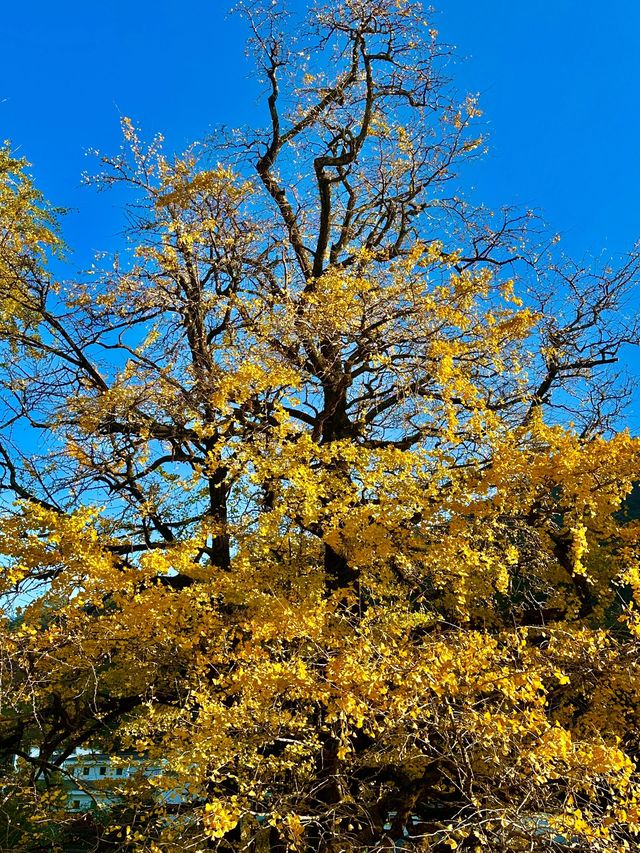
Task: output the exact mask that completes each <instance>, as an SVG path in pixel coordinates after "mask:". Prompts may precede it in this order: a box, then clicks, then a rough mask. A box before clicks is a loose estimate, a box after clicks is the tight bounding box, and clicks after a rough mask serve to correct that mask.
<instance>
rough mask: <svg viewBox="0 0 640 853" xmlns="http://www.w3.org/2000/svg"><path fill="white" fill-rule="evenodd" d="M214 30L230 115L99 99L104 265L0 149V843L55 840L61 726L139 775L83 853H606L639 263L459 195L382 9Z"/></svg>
mask: <svg viewBox="0 0 640 853" xmlns="http://www.w3.org/2000/svg"><path fill="white" fill-rule="evenodd" d="M245 15H246V18H247V21H248V24H249V27H250V30H251V33H252V41H251V44H252V48H253V50H254V54H255V57H256V63H257V67H258V68H259V70H260V73H261V75H262V77H263V80H264V81H265V82H266V85H267V87H268V91H267V96H266V97H267V104H266V106H267V127H266V129H265V130H264V131H262V132H259V133H257V134H255V135H252V133H251V132H249V131H243V132H242V134H239V135H235V136H230V137H228V138H226V137H224V135H223V134H221V135H220V138H219V139H217V140H216V141H215V143H214V142H212V141H209V142H207V143H206V144H203V145H200V146H194V147H193V148H192V149H190V150H189V151H188V152H186V154H184V155H183V156H180V157H173V156H168V155H166V154H165V153H163V150H162V140H161V138H156V139H155V140H153V141H152V142H151V143H150V144H145V143H144V142H143V141H142V139H141V137H140V134H139V131H138V130H137V129H136V128H135V126H134V124H133V123H132V122H130V121H129V120H125V121H124V123H123V133H124V143H123V148H122V151H121V152H120V153H119V154H118V155H116V156H115V157H109V156H104V157H102V158H101V161H102V167H101V168H102V171H101V174H100V175H99V177H98V178H97V179H96V180H97V181H98V182H99V183H100V185H102V186H109V185H112V184H123V185H125V186H126V188H127V191H128V193H129V195H130V197H131V198H132V199H133V200H132V203H131V206H130V208H129V214H130V224H131V228H130V244H129V246H130V249H126V248H125V249H121V250H120V253H119V255H118V256H116V257H114V260H113V264H112V265H111V266H110V268H109V269H108V270H104V271H103V270H101V269H100V268H99V267H98V266H96V267H95V268H93V269H92V270H91V271H90V272H89V273H87V274H86V275H84V276H81V277H76V278H74V279H73V280H72V281H66V280H58V278H57V276H54V274H53V273H52V272H51V270H52V269H53V268H54V267H52V266H51V260H50V256H51V252H52V251H57V250H58V249H59V245H60V244H59V238H58V236H57V234H56V229H55V223H54V220H53V217H52V214H51V212H49V211H48V209H47V208H46V206H45V205H44V203H43V201H42V199H41V198H40V197H39V195H38V194H37V192H36V191H35V190H34V189H33V187H32V184H31V181H30V179H29V177H28V175H27V173H26V171H25V169H26V165H25V164H24V163H23V162H21V161H18V160H16V159H14V158H12V156H11V154H10V152H9V151H8V150H5V151H3V152H2V160H1V161H0V223H1V225H0V227H1V238H2V242H1V245H0V289H1V296H2V300H1V302H2V306H3V308H2V314H1V315H0V337H1V339H2V346H3V356H2V369H1V374H0V380H1V382H2V387H3V397H2V400H3V403H2V405H3V429H2V444H1V445H0V463H1V466H2V479H1V481H0V485H1V486H2V488H3V490H4V492H5V494H6V500H5V502H4V504H3V512H2V516H1V519H0V552H1V553H2V555H3V556H2V561H1V564H2V569H1V571H0V584H1V593H2V596H3V597H2V602H3V607H4V610H3V617H2V622H1V624H0V631H1V634H2V636H1V637H0V649H1V651H0V678H1V679H2V682H1V706H0V748H1V749H2V752H3V755H4V756H5V763H4V764H3V765H2V767H3V770H2V773H3V779H2V787H1V789H0V791H1V794H0V796H1V802H2V809H3V811H2V832H3V835H2V836H1V837H0V849H7V850H13V849H15V850H29V849H34V850H35V849H43V846H44V849H70V847H71V842H70V841H69V838H70V837H72V835H73V833H74V832H75V833H76V835H78V832H79V830H78V826H77V823H78V819H77V816H74V815H70V814H69V813H68V811H67V810H66V805H67V804H66V801H65V794H64V785H63V781H64V768H63V766H62V765H63V762H64V760H65V758H66V757H67V756H69V755H70V754H71V753H72V752H73V750H74V749H76V748H78V747H80V746H83V747H93V748H99V749H100V750H102V751H107V752H109V753H111V754H112V755H113V756H116V757H117V756H118V755H123V754H127V755H129V754H135V755H136V756H137V759H136V760H137V761H138V763H139V767H140V773H138V774H137V775H135V776H133V777H131V778H127V779H124V780H123V781H121V782H116V781H115V780H111V781H110V783H109V784H110V786H111V789H112V791H113V792H114V793H115V794H116V795H117V796H118V797H120V798H121V799H120V802H119V803H118V804H117V805H115V806H113V804H112V805H111V806H109V807H108V808H107V806H106V804H105V801H104V798H101V797H100V796H99V792H100V789H99V786H98V787H97V788H95V790H93V792H94V793H95V795H96V807H95V812H96V817H95V819H92V821H91V822H89V823H86V824H84V825H83V827H81V828H82V833H80V834H82V835H84V836H85V837H86V836H87V834H89V835H91V836H92V838H93V841H91V842H87V841H85V844H93V845H94V846H95V847H96V849H104V850H106V849H123V850H124V849H136V850H148V851H156V853H157V851H170V850H178V849H180V850H205V849H219V850H238V851H240V850H249V851H255V853H259V851H265V850H270V851H286V850H290V851H296V850H298V851H302V850H308V851H321V850H322V851H335V853H337V851H379V850H384V849H389V850H390V849H394V844H396V843H398V842H399V841H400V839H403V844H404V849H409V850H433V851H446V850H449V849H456V848H461V849H466V850H495V851H500V850H502V851H528V850H550V849H553V848H554V847H557V846H562V844H563V843H569V842H571V843H573V844H574V849H584V850H587V849H588V850H593V851H619V850H625V849H633V848H634V847H635V846H636V844H637V838H638V832H640V817H639V815H640V799H639V797H640V787H639V782H640V780H639V778H638V770H637V766H636V761H637V754H638V747H639V744H638V731H639V720H638V714H639V713H640V704H639V703H640V695H639V688H638V684H639V683H640V682H639V680H638V677H637V676H638V671H637V670H638V659H639V656H638V651H639V650H640V649H639V643H640V620H639V617H638V613H637V610H636V596H637V595H638V594H640V576H639V575H638V548H639V536H640V527H639V526H638V522H637V521H634V520H633V519H630V518H629V517H628V514H625V513H624V512H623V511H621V510H623V509H624V506H623V505H624V502H625V500H626V498H627V496H628V495H629V494H630V493H631V491H632V487H633V483H634V482H635V481H637V480H638V479H640V443H639V442H638V440H636V439H634V438H632V437H631V436H630V435H629V433H628V432H625V431H622V432H617V433H615V432H614V430H613V429H612V427H615V426H618V427H619V425H620V408H621V404H622V402H623V401H624V397H625V393H626V390H625V387H624V382H623V380H621V379H620V378H619V377H617V376H616V375H615V374H614V373H612V372H611V367H610V365H612V364H614V363H615V362H616V360H617V356H618V353H619V350H620V348H621V347H622V346H623V345H625V344H626V343H630V342H634V341H635V340H636V338H637V324H636V321H635V320H634V319H633V318H630V317H629V316H628V313H629V312H628V304H629V299H630V295H631V294H632V293H633V288H635V287H636V279H637V271H638V258H637V256H636V255H631V256H630V257H629V259H628V260H627V261H626V262H625V263H624V264H623V265H622V266H621V267H620V268H618V269H615V270H614V269H604V270H601V271H598V270H596V271H592V270H586V269H582V268H580V267H578V266H576V265H573V264H572V263H571V262H570V261H568V260H566V259H564V258H562V256H561V255H560V254H559V253H558V249H557V247H556V241H555V240H554V239H549V240H547V241H546V242H545V238H544V235H543V234H542V233H541V232H540V231H539V230H536V229H537V228H538V226H536V224H535V221H534V220H533V219H532V217H530V216H529V215H527V214H521V213H518V212H514V211H509V210H505V211H501V212H500V213H495V214H493V213H491V212H489V211H485V210H483V209H477V208H474V207H473V206H472V205H470V204H469V203H468V202H466V201H464V200H463V199H462V198H461V197H459V187H458V185H457V182H456V179H455V178H456V170H457V168H458V164H461V163H464V162H466V161H467V160H469V159H472V158H473V157H475V156H476V154H477V152H478V150H479V147H481V146H482V144H483V143H482V138H481V136H480V135H479V134H478V133H477V132H473V130H472V126H473V125H474V123H477V120H478V117H479V110H478V108H477V105H476V103H475V101H474V100H473V99H470V98H467V99H464V100H463V101H462V103H461V104H460V105H457V103H456V101H455V98H454V97H453V95H452V94H451V91H450V87H449V84H448V83H447V81H446V80H444V79H443V76H442V70H443V68H444V62H445V60H446V59H447V51H446V50H445V49H444V48H443V47H442V46H441V45H440V44H439V41H438V34H437V33H436V32H435V30H434V29H433V27H432V24H431V21H430V20H427V21H425V20H424V12H423V11H422V10H421V9H420V8H419V7H418V6H417V5H415V4H412V3H408V2H404V0H400V2H391V0H380V2H377V3H371V2H362V3H361V2H359V0H346V2H343V3H334V4H332V5H331V6H328V7H318V8H315V9H314V10H313V12H311V13H310V14H309V16H308V18H307V19H306V23H302V22H297V23H296V25H295V27H294V26H293V25H292V24H291V22H290V21H288V19H287V18H286V16H284V14H283V13H282V12H281V10H280V7H279V6H278V5H271V4H267V3H265V4H260V5H259V6H258V8H257V9H252V8H251V9H250V8H247V9H246V10H245ZM294 29H295V30H296V32H297V35H296V37H295V38H294ZM58 268H59V262H58V265H57V266H55V269H56V270H57V269H58ZM145 765H148V768H149V769H153V768H155V769H157V768H161V769H162V772H161V773H159V774H158V773H147V774H145V773H144V772H143V770H144V766H145ZM76 783H78V784H80V783H79V781H78V780H76ZM87 790H89V791H92V789H91V786H89V787H88V788H87ZM74 826H75V829H74ZM89 829H90V830H91V832H89ZM65 832H68V833H71V835H67V837H66V838H67V840H65V835H64V833H65ZM74 837H75V836H74ZM562 839H564V841H563V840H562ZM47 845H48V846H47ZM65 845H67V846H66V847H65Z"/></svg>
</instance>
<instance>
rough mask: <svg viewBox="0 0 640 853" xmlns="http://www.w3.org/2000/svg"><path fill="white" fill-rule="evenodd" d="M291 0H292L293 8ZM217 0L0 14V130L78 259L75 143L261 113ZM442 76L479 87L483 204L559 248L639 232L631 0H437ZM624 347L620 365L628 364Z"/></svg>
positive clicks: (14, 8)
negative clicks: (127, 124) (450, 54)
mask: <svg viewBox="0 0 640 853" xmlns="http://www.w3.org/2000/svg"><path fill="white" fill-rule="evenodd" d="M302 2H303V0H294V5H296V6H297V5H298V4H300V3H302ZM436 5H437V0H436ZM227 8H228V4H227V2H225V0H180V2H177V0H134V2H131V0H106V2H103V3H97V2H86V0H84V2H80V0H58V2H57V3H51V2H50V0H47V2H45V0H23V2H22V3H20V4H17V3H14V4H7V5H6V7H5V8H4V9H3V15H2V23H1V24H0V48H1V50H0V66H1V71H0V128H1V134H2V138H10V139H11V140H12V143H13V145H14V147H16V148H17V149H18V150H19V151H20V152H21V153H22V154H24V156H26V157H27V158H28V159H29V160H30V161H31V162H32V163H33V172H34V174H35V176H36V179H37V182H38V184H39V186H40V187H41V188H42V189H43V191H44V192H45V194H46V195H47V196H48V197H49V199H50V200H51V201H52V202H53V203H55V204H58V205H61V206H66V207H69V208H72V212H71V213H70V214H69V215H68V217H67V219H66V222H65V226H64V233H65V236H66V238H67V240H68V242H69V243H70V245H71V246H74V247H76V255H75V257H76V259H77V261H78V262H84V261H85V260H88V258H89V257H90V256H91V254H92V253H93V251H95V250H100V249H109V248H110V247H112V246H113V238H114V236H115V235H116V234H117V232H118V231H119V229H120V227H121V224H122V219H121V217H120V215H119V212H118V210H117V209H116V200H115V198H110V197H109V196H101V197H96V195H95V193H94V192H93V191H92V190H91V189H87V188H85V187H83V186H82V185H81V177H80V176H81V172H82V171H83V170H86V169H88V168H90V167H91V162H90V160H88V159H87V157H85V154H84V152H85V150H86V149H88V148H90V147H97V148H100V149H101V150H104V151H111V152H113V151H115V150H116V148H117V146H118V144H119V124H118V122H119V116H120V115H129V116H131V117H132V118H133V119H134V120H135V121H136V123H139V124H141V125H142V127H143V128H144V129H145V131H146V132H147V133H149V134H152V133H154V132H156V131H162V132H163V133H164V134H165V136H166V137H167V142H168V145H169V147H175V148H182V147H184V146H186V144H187V143H188V142H190V141H192V140H193V139H197V138H199V137H202V136H203V135H205V134H206V133H208V132H209V131H210V130H211V129H212V128H213V127H215V126H216V125H218V124H220V123H224V124H227V125H232V126H233V125H241V124H247V123H249V124H251V123H255V122H256V121H260V120H261V119H262V117H263V116H262V112H261V108H260V106H259V104H258V101H257V88H256V83H255V81H254V80H252V79H250V78H249V77H248V73H249V65H248V63H247V60H246V59H245V56H244V30H243V27H242V24H241V22H240V21H239V20H238V19H237V18H228V17H227V16H226V14H225V13H226V9H227ZM436 26H437V28H438V29H439V30H440V33H441V35H442V37H443V39H444V40H446V41H448V42H450V43H452V44H455V45H457V53H458V56H459V57H460V59H461V60H462V59H464V61H461V62H459V63H458V64H457V65H456V67H455V68H453V69H452V74H453V75H454V77H455V80H456V83H457V87H458V89H459V90H460V92H461V93H464V92H467V91H469V92H479V93H480V97H481V106H482V108H483V110H484V116H483V122H484V124H485V129H486V130H487V131H488V133H489V136H490V148H491V152H490V154H489V156H488V157H487V158H486V159H485V160H484V161H483V162H482V163H480V164H477V165H476V166H475V168H474V170H473V172H472V173H471V175H470V176H471V177H472V179H473V184H474V186H475V191H476V193H477V196H478V197H479V198H481V199H482V200H484V201H485V202H486V203H488V204H489V205H494V206H496V205H501V204H503V203H518V204H521V205H524V206H526V207H533V208H536V209H538V210H539V211H541V212H542V214H543V215H544V217H545V218H546V220H547V221H548V222H549V224H550V226H551V228H552V229H553V231H554V232H559V233H560V234H561V235H562V237H563V245H564V248H565V249H566V250H567V251H569V252H570V253H571V254H573V255H575V256H578V257H580V258H581V257H583V256H585V255H587V256H588V255H595V256H599V255H600V254H601V252H602V251H603V250H605V251H607V252H610V253H612V254H614V255H618V254H620V253H622V252H624V251H625V250H628V249H630V248H631V246H632V245H633V243H634V242H635V241H636V239H638V238H640V204H639V203H638V199H640V148H639V140H640V109H639V107H640V104H639V102H640V60H639V58H638V57H640V4H636V3H632V2H629V0H610V2H609V3H608V4H606V5H603V4H602V3H601V2H595V0H582V2H580V3H577V2H575V0H553V2H551V0H526V2H515V0H482V2H478V0H442V2H441V3H440V4H439V12H438V14H437V20H436ZM636 360H637V356H636V355H635V354H630V355H629V356H628V361H629V363H630V364H631V367H632V369H634V371H635V372H637V373H638V374H640V370H637V369H636V367H635V364H634V362H635V361H636Z"/></svg>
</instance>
